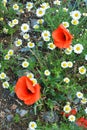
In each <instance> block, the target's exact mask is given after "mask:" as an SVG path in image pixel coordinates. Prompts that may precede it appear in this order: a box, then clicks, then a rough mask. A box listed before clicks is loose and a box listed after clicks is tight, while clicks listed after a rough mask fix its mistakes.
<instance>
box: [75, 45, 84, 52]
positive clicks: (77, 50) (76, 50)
mask: <svg viewBox="0 0 87 130" xmlns="http://www.w3.org/2000/svg"><path fill="white" fill-rule="evenodd" d="M83 49H84V48H83V46H82V44H79V43H78V44H76V45H74V47H73V50H74V53H76V54H81V53H82V51H83Z"/></svg>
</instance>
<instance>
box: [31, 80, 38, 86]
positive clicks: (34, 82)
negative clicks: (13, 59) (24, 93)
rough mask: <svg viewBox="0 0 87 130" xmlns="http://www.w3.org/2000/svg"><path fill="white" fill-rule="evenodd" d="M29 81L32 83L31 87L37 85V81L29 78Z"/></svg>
mask: <svg viewBox="0 0 87 130" xmlns="http://www.w3.org/2000/svg"><path fill="white" fill-rule="evenodd" d="M30 80H31V81H32V82H33V86H35V85H36V84H37V80H36V79H35V78H31V79H30Z"/></svg>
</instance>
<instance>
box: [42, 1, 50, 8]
mask: <svg viewBox="0 0 87 130" xmlns="http://www.w3.org/2000/svg"><path fill="white" fill-rule="evenodd" d="M40 6H41V8H43V9H44V10H46V9H48V8H50V5H49V3H45V2H44V3H42V4H41V5H40Z"/></svg>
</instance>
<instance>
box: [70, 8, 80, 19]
mask: <svg viewBox="0 0 87 130" xmlns="http://www.w3.org/2000/svg"><path fill="white" fill-rule="evenodd" d="M70 16H71V17H72V18H73V19H76V20H78V19H80V18H81V13H80V11H78V10H75V11H72V12H70Z"/></svg>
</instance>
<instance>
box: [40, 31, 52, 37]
mask: <svg viewBox="0 0 87 130" xmlns="http://www.w3.org/2000/svg"><path fill="white" fill-rule="evenodd" d="M41 36H42V37H43V38H44V37H50V36H51V34H50V31H48V30H44V31H43V32H42V33H41Z"/></svg>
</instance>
